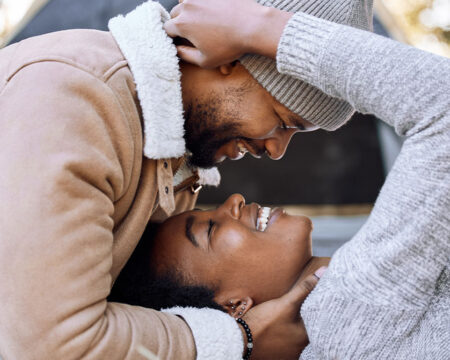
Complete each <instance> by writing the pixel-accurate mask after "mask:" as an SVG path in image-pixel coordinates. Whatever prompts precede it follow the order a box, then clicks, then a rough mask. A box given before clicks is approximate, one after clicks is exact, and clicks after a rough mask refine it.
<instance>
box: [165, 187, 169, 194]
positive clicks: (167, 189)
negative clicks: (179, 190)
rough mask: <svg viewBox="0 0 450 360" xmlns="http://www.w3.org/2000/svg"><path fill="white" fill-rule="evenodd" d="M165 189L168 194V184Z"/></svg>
mask: <svg viewBox="0 0 450 360" xmlns="http://www.w3.org/2000/svg"><path fill="white" fill-rule="evenodd" d="M165 191H166V194H168V193H169V187H168V186H166V188H165Z"/></svg>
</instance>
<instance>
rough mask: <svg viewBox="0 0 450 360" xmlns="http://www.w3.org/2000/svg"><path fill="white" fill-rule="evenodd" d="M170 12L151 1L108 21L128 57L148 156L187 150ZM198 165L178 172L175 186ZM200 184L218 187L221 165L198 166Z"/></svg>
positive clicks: (173, 154)
mask: <svg viewBox="0 0 450 360" xmlns="http://www.w3.org/2000/svg"><path fill="white" fill-rule="evenodd" d="M169 19H170V15H169V13H168V12H167V11H166V10H165V9H164V8H163V7H162V6H161V5H160V4H159V3H157V2H153V1H148V2H146V3H144V4H142V5H140V6H138V7H137V8H136V9H135V10H133V11H132V12H130V13H129V14H127V15H125V16H122V15H120V16H117V17H116V18H114V19H111V20H110V21H109V24H108V26H109V30H110V31H111V34H112V35H113V37H114V39H115V40H116V42H117V44H118V45H119V48H120V50H121V51H122V53H123V55H124V56H125V58H126V59H127V61H128V65H129V67H130V70H131V72H132V73H133V77H134V81H135V83H136V88H137V93H138V98H139V102H140V104H141V107H142V114H143V118H144V155H145V156H146V157H147V158H149V159H154V160H159V159H169V158H179V157H182V156H184V155H185V154H186V153H187V150H186V141H185V139H184V116H183V97H182V92H181V72H180V66H179V60H178V57H177V50H176V47H175V45H174V44H173V41H172V39H171V38H170V37H169V36H168V35H167V34H166V32H165V30H164V28H163V25H164V23H165V22H166V21H167V20H169ZM193 170H194V171H195V170H197V169H190V168H189V169H183V171H180V172H179V174H175V178H174V186H177V185H178V184H180V183H181V182H183V180H186V179H187V178H188V177H190V176H192V174H193V172H194V171H193ZM198 175H199V177H200V180H199V181H198V183H199V184H200V185H210V186H218V185H219V184H220V173H219V171H218V170H217V168H212V169H198Z"/></svg>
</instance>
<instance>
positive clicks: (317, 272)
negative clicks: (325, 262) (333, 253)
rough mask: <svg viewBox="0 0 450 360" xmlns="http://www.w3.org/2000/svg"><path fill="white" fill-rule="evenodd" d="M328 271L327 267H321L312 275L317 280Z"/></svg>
mask: <svg viewBox="0 0 450 360" xmlns="http://www.w3.org/2000/svg"><path fill="white" fill-rule="evenodd" d="M327 270H328V267H327V266H322V267H321V268H319V269H317V270H316V272H315V273H314V275H316V276H317V277H318V278H319V279H320V278H322V276H323V274H325V272H326V271H327Z"/></svg>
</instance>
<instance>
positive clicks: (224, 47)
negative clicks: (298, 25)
mask: <svg viewBox="0 0 450 360" xmlns="http://www.w3.org/2000/svg"><path fill="white" fill-rule="evenodd" d="M171 16H172V20H169V21H167V22H166V24H165V29H166V31H167V33H168V34H169V35H170V36H172V37H182V38H185V39H188V40H189V41H190V42H191V43H192V44H193V45H194V47H191V46H186V45H180V46H178V47H177V48H178V54H179V56H180V58H181V59H183V60H185V61H187V62H191V63H194V64H196V65H199V66H202V67H207V68H214V67H217V66H220V65H223V64H226V63H229V62H231V61H233V60H236V59H238V58H240V57H241V56H242V55H244V54H246V53H258V54H261V55H265V56H269V57H272V58H273V57H275V55H276V49H277V45H278V42H279V39H280V37H281V33H282V31H283V29H284V26H285V24H286V23H287V21H288V20H289V18H290V16H291V14H289V13H287V12H284V11H279V10H276V9H273V8H266V7H264V6H261V5H259V4H258V3H257V2H256V1H254V0H228V1H223V0H208V1H203V0H181V1H180V4H179V5H177V6H175V7H174V8H173V9H172V12H171ZM268 21H269V22H268ZM268 24H270V26H268Z"/></svg>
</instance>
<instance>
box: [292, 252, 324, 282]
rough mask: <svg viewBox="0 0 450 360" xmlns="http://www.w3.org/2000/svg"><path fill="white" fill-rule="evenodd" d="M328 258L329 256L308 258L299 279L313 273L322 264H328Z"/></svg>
mask: <svg viewBox="0 0 450 360" xmlns="http://www.w3.org/2000/svg"><path fill="white" fill-rule="evenodd" d="M330 260H331V258H329V257H317V256H313V257H312V258H311V260H309V261H308V263H307V264H306V266H305V267H304V269H303V271H302V274H301V275H300V278H299V280H303V279H304V278H306V277H308V276H309V275H312V274H314V273H315V272H316V271H317V270H318V269H319V268H321V267H322V266H328V264H329V263H330Z"/></svg>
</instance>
